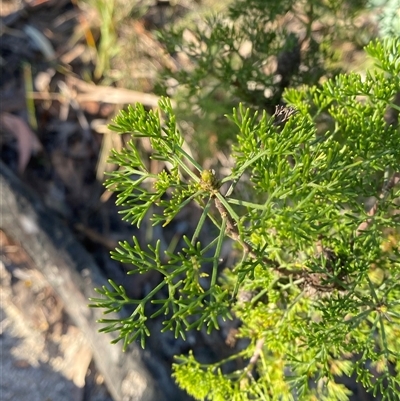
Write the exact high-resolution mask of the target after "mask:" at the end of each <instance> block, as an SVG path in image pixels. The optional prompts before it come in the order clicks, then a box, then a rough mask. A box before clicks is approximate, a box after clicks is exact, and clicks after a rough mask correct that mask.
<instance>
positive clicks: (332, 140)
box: [91, 40, 400, 401]
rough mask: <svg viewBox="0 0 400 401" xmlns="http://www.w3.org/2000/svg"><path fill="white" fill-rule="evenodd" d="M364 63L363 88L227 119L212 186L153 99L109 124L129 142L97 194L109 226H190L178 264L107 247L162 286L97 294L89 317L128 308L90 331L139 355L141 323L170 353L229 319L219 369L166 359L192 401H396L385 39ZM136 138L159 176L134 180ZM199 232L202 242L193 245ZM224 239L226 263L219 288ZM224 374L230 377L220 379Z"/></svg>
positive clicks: (395, 66)
mask: <svg viewBox="0 0 400 401" xmlns="http://www.w3.org/2000/svg"><path fill="white" fill-rule="evenodd" d="M366 51H367V53H368V54H369V56H371V57H373V58H374V59H375V62H376V69H375V70H372V71H370V72H367V74H366V76H365V77H361V76H360V75H358V74H347V75H339V76H337V77H336V78H334V79H330V80H328V81H326V82H325V83H324V84H323V85H322V86H321V87H314V86H313V87H305V88H303V89H302V90H289V91H287V92H286V95H285V99H286V102H287V104H288V105H289V106H288V107H286V108H278V109H277V111H276V113H275V114H274V115H273V116H272V117H269V116H268V115H267V113H265V112H264V113H262V114H257V113H254V112H251V111H250V110H248V109H245V108H244V107H243V106H240V105H239V107H238V108H237V109H234V110H233V113H232V114H231V115H229V116H227V117H228V118H229V119H230V120H231V121H232V122H233V125H232V129H234V130H235V131H236V132H237V141H236V143H235V144H234V146H233V148H232V157H233V159H234V166H233V168H232V170H231V172H230V174H229V175H227V176H223V177H222V176H221V174H220V173H219V172H218V171H217V172H214V171H210V170H204V169H203V168H202V166H200V165H199V164H198V163H197V162H196V161H195V160H193V159H192V157H191V156H190V155H189V153H188V152H186V151H185V150H184V146H183V138H182V136H181V134H180V132H179V129H178V127H177V124H176V121H175V116H174V112H173V110H172V107H171V103H170V101H169V100H168V99H166V98H163V99H162V100H161V101H160V103H159V110H157V111H146V110H145V109H144V107H143V106H142V105H140V104H137V105H135V106H130V107H129V108H128V109H127V110H126V111H121V112H120V114H119V115H118V116H117V117H116V118H115V120H114V123H113V124H112V125H111V128H112V129H113V130H115V131H116V132H120V133H127V132H129V133H132V137H133V138H132V140H131V141H130V142H129V144H128V146H127V148H126V149H124V150H123V151H121V152H120V153H117V152H113V155H112V158H111V159H112V161H113V162H114V163H116V164H117V165H119V166H120V169H119V170H118V171H116V172H114V173H113V174H112V175H111V177H110V178H109V180H108V183H107V186H108V187H109V188H110V189H112V190H114V191H116V192H117V194H118V195H117V199H118V200H117V203H118V205H120V206H121V207H122V209H123V216H124V219H126V220H127V221H129V222H131V223H132V224H136V225H138V226H140V224H141V222H142V221H143V219H144V217H145V216H146V214H150V215H151V220H152V221H153V223H154V224H162V225H167V224H169V223H170V222H171V221H172V220H173V219H174V218H175V216H176V215H177V213H178V212H179V211H180V210H181V209H182V208H183V207H185V206H186V205H187V204H189V203H190V202H195V203H197V205H198V206H199V207H200V208H201V210H202V211H203V212H202V214H201V216H200V218H199V221H198V223H197V227H196V229H195V230H194V233H193V235H192V236H191V237H184V238H183V240H184V243H185V246H183V247H182V249H180V250H179V252H178V251H176V252H174V253H170V252H168V251H162V250H161V247H160V242H157V244H156V245H155V246H154V247H153V246H150V245H149V246H148V247H141V246H140V244H139V241H138V240H137V239H136V238H134V239H133V242H129V241H124V242H121V243H120V245H119V248H118V249H117V250H116V251H115V252H113V253H112V256H113V258H115V259H117V260H119V261H121V262H124V263H130V264H131V265H132V271H131V273H145V272H149V271H151V270H156V271H158V272H159V273H160V275H161V276H162V277H163V279H161V280H160V281H159V284H158V285H156V286H155V288H153V289H152V290H151V291H150V292H149V293H148V294H147V295H146V296H145V298H143V299H130V298H129V297H128V296H127V295H126V294H125V292H124V289H123V288H122V287H120V286H117V285H116V284H115V283H113V282H111V281H110V284H111V287H110V288H107V287H103V288H99V289H97V291H98V293H99V294H100V297H99V298H96V299H92V300H91V301H92V306H96V307H100V308H103V309H104V311H105V313H107V312H110V311H115V310H120V309H121V308H122V307H123V306H124V305H131V306H133V308H132V310H133V312H132V314H131V315H130V316H129V317H128V318H126V319H124V320H121V321H120V320H113V319H107V318H104V319H103V320H102V323H104V324H105V327H104V328H103V329H102V330H103V331H117V332H118V333H119V337H118V339H117V341H119V340H122V341H123V342H124V343H125V345H128V344H129V343H131V342H132V341H136V340H137V341H139V342H140V343H141V344H142V346H144V345H145V339H146V336H149V335H150V334H151V333H149V330H148V328H147V322H148V319H151V318H153V317H155V316H159V315H162V316H164V330H173V331H174V332H175V335H176V336H182V337H183V338H185V333H186V332H187V331H188V330H191V329H202V328H207V330H208V332H211V331H212V330H218V329H219V327H220V325H221V322H223V321H224V320H226V319H232V318H234V319H239V320H240V321H241V325H240V328H239V330H238V332H237V334H236V339H240V338H245V339H247V342H243V341H242V342H241V344H246V345H244V346H242V347H241V348H238V349H237V353H235V354H234V355H232V356H230V357H229V358H228V359H225V360H221V361H219V362H217V363H215V364H211V365H204V364H202V363H200V362H198V361H197V360H196V359H195V357H194V355H193V354H191V353H189V355H181V356H179V357H177V359H176V364H175V365H174V377H175V379H176V381H177V383H178V384H179V385H180V386H181V387H182V388H184V389H185V390H186V391H187V392H188V393H189V394H191V395H192V396H193V397H194V398H195V399H198V400H203V399H207V400H213V401H219V400H243V401H244V400H295V399H299V400H347V399H348V396H349V395H350V391H349V390H348V389H347V388H346V387H345V386H344V385H343V384H340V377H341V376H353V377H354V378H355V379H356V380H357V382H359V383H361V384H362V386H364V387H365V389H367V390H368V391H371V392H373V394H375V395H376V396H377V395H380V397H381V399H384V400H399V399H400V398H399V393H400V247H399V243H398V240H399V226H400V214H399V198H400V188H399V185H398V184H399V181H400V130H399V119H398V112H399V106H398V105H396V104H395V103H394V100H393V99H395V96H396V94H398V93H399V92H400V40H386V41H384V42H373V43H371V44H370V45H368V46H367V47H366ZM390 116H392V118H390ZM393 116H395V118H393ZM321 127H322V128H321ZM138 138H147V140H148V141H149V142H150V144H151V148H152V150H153V154H152V155H151V158H153V159H157V160H161V161H163V162H165V166H166V167H165V169H164V170H163V171H161V172H160V173H158V174H153V173H151V172H150V171H149V169H148V161H147V160H144V159H143V157H142V156H141V155H140V153H139V151H138V150H137V147H136V144H137V140H138ZM155 205H156V206H157V207H156V208H155ZM210 224H213V225H214V226H215V237H214V238H210V241H208V242H207V243H202V242H200V241H199V238H200V234H201V232H202V230H204V229H205V228H206V227H207V228H208V236H210V235H211V234H212V232H213V231H212V230H210V229H209V227H210ZM226 237H230V238H231V239H232V240H233V241H234V242H235V244H236V247H237V249H238V252H239V253H241V257H239V258H238V260H237V263H236V264H235V265H233V266H227V268H226V270H224V271H223V273H222V274H221V271H220V269H221V268H220V263H221V260H220V257H221V256H220V255H221V251H222V245H223V243H224V240H225V239H226ZM205 265H207V266H210V265H211V266H212V268H211V272H210V270H205V268H204V266H205ZM165 294H167V296H165ZM150 304H151V305H152V306H151V308H149V307H148V306H149V305H150ZM149 310H150V311H151V312H149ZM233 360H237V361H239V362H238V363H237V364H236V365H235V366H237V369H236V370H232V368H229V367H228V366H230V367H232V363H231V362H232V361H233ZM228 362H229V363H228Z"/></svg>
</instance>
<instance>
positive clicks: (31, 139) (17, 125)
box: [0, 113, 43, 174]
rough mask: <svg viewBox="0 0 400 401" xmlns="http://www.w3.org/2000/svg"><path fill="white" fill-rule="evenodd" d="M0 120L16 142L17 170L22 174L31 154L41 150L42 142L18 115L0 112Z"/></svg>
mask: <svg viewBox="0 0 400 401" xmlns="http://www.w3.org/2000/svg"><path fill="white" fill-rule="evenodd" d="M0 121H1V122H2V124H3V125H4V127H5V128H6V129H7V131H9V132H10V133H12V134H13V135H14V136H15V138H16V139H17V143H18V172H19V173H20V174H22V173H23V172H24V171H25V168H26V166H27V164H28V162H29V160H30V158H31V156H32V154H35V153H36V152H39V151H40V150H42V148H43V147H42V144H41V143H40V141H39V139H38V138H37V136H36V135H35V133H34V132H33V131H32V130H31V129H30V127H29V126H28V124H27V123H26V122H25V121H24V120H23V119H22V118H20V117H18V116H15V115H13V114H10V113H1V114H0Z"/></svg>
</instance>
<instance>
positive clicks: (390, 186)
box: [356, 172, 400, 237]
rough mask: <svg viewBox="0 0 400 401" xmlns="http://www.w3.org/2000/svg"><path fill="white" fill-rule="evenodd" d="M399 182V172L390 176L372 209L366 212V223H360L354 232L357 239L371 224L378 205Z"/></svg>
mask: <svg viewBox="0 0 400 401" xmlns="http://www.w3.org/2000/svg"><path fill="white" fill-rule="evenodd" d="M399 182H400V172H396V173H394V174H393V175H392V177H391V178H390V180H389V181H388V182H387V183H386V185H385V186H384V187H383V189H382V192H381V194H380V195H379V198H378V199H377V200H376V201H375V203H374V204H373V205H372V207H371V208H370V209H369V210H368V212H367V215H368V216H370V218H368V219H367V220H366V221H364V222H362V223H361V224H360V225H359V226H358V228H357V231H356V235H357V237H358V236H359V235H361V234H362V233H363V231H366V230H367V229H368V228H369V226H370V225H371V224H372V221H373V217H374V216H375V214H376V212H377V211H378V206H379V203H380V202H382V201H384V200H385V199H386V198H387V197H388V195H389V192H390V191H391V190H392V189H393V188H394V187H395V186H396V185H397V184H398V183H399Z"/></svg>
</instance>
